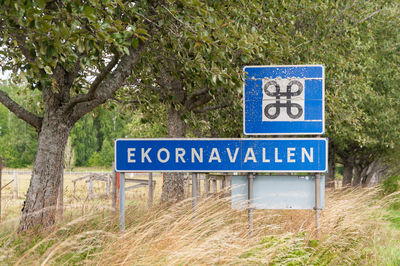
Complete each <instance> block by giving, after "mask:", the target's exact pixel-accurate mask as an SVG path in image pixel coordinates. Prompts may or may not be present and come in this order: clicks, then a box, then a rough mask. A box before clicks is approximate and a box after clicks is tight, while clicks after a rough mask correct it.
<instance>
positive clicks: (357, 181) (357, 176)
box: [352, 163, 363, 187]
mask: <svg viewBox="0 0 400 266" xmlns="http://www.w3.org/2000/svg"><path fill="white" fill-rule="evenodd" d="M362 170H363V168H362V166H361V165H360V164H357V163H355V164H354V168H353V174H354V178H353V183H352V186H353V187H358V186H360V185H361V178H362V176H361V174H362Z"/></svg>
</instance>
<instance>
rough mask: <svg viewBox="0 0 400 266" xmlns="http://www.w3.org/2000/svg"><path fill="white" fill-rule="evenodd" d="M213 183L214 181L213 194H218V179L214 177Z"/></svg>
mask: <svg viewBox="0 0 400 266" xmlns="http://www.w3.org/2000/svg"><path fill="white" fill-rule="evenodd" d="M211 181H212V188H213V193H217V191H218V188H217V179H216V178H215V177H213V178H212V179H211Z"/></svg>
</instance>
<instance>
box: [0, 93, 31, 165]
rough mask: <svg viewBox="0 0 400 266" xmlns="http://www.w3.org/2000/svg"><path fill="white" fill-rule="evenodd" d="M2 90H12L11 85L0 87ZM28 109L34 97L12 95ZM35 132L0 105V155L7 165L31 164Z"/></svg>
mask: <svg viewBox="0 0 400 266" xmlns="http://www.w3.org/2000/svg"><path fill="white" fill-rule="evenodd" d="M1 89H2V90H4V91H10V92H11V91H12V88H11V87H7V86H3V87H1ZM14 96H16V98H18V99H19V100H21V101H22V102H23V103H24V105H25V106H26V107H27V108H28V109H32V108H33V107H32V103H33V102H34V99H35V97H30V98H29V99H28V97H26V96H25V95H24V94H23V93H21V95H14ZM36 145H37V134H36V132H35V130H34V129H33V128H32V127H30V126H29V125H27V124H26V123H25V122H23V121H21V120H20V119H18V118H17V117H16V116H15V115H14V114H13V113H12V112H10V111H8V110H7V108H6V107H4V106H2V105H1V106H0V156H1V157H2V158H3V161H4V163H5V165H6V166H8V167H26V166H29V165H32V164H33V160H34V157H35V153H36Z"/></svg>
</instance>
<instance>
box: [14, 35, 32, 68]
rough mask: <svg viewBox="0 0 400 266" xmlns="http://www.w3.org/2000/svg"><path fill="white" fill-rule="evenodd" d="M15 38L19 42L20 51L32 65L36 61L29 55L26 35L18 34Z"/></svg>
mask: <svg viewBox="0 0 400 266" xmlns="http://www.w3.org/2000/svg"><path fill="white" fill-rule="evenodd" d="M14 37H15V39H16V40H17V43H18V48H19V50H20V51H21V52H22V54H23V55H24V56H25V58H26V59H27V60H28V61H29V62H31V63H33V62H35V59H34V58H33V57H32V56H31V54H30V53H29V50H28V48H26V43H25V38H26V36H25V34H16V35H15V36H14Z"/></svg>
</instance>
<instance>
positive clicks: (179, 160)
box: [115, 138, 328, 172]
mask: <svg viewBox="0 0 400 266" xmlns="http://www.w3.org/2000/svg"><path fill="white" fill-rule="evenodd" d="M327 165H328V140H327V139H325V138H318V139H315V138H314V139H311V138H310V139H309V138H296V139H294V138H283V139H278V138H276V139H117V140H116V141H115V170H116V171H117V172H129V171H132V172H326V171H327V169H328V168H327Z"/></svg>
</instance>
